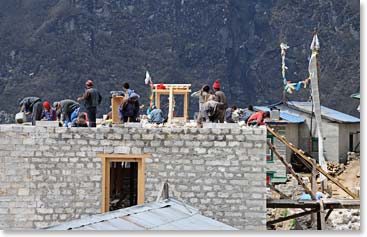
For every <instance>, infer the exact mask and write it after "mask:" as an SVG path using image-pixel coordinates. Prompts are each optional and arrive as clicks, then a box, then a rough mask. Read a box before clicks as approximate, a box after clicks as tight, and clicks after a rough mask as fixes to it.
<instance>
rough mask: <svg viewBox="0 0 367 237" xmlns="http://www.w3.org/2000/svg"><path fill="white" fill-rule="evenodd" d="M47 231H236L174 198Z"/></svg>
mask: <svg viewBox="0 0 367 237" xmlns="http://www.w3.org/2000/svg"><path fill="white" fill-rule="evenodd" d="M45 229H47V230H237V229H235V228H233V227H231V226H229V225H226V224H224V223H221V222H218V221H215V220H213V219H210V218H208V217H205V216H203V215H201V214H200V213H199V211H198V210H197V209H195V208H193V207H191V206H188V205H185V204H184V203H182V202H179V201H177V200H175V199H172V198H170V199H167V200H164V201H161V202H158V203H157V202H154V203H149V204H144V205H138V206H133V207H129V208H125V209H120V210H116V211H111V212H108V213H104V214H98V215H93V216H90V217H86V218H82V219H79V220H74V221H70V222H66V223H63V224H59V225H56V226H51V227H47V228H45Z"/></svg>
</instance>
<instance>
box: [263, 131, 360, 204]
mask: <svg viewBox="0 0 367 237" xmlns="http://www.w3.org/2000/svg"><path fill="white" fill-rule="evenodd" d="M266 128H267V130H268V132H269V133H271V134H272V135H273V136H274V137H276V138H277V139H278V140H279V141H281V142H282V143H284V144H285V145H286V146H287V147H288V148H289V149H291V150H292V151H293V152H295V153H296V154H298V155H299V157H300V158H301V159H303V160H304V161H306V162H307V163H309V164H310V165H311V167H312V166H314V164H313V163H312V161H313V159H312V158H311V157H309V156H306V155H305V152H304V151H302V150H301V149H298V148H297V147H296V146H294V145H293V144H292V143H290V142H288V141H287V139H285V137H284V136H281V135H280V134H278V133H277V132H275V131H274V129H273V128H270V127H268V126H266ZM315 168H316V170H317V171H319V172H320V173H321V174H323V175H324V176H325V177H326V178H327V179H329V180H330V181H331V182H333V183H334V184H335V185H337V186H338V187H339V188H341V189H342V190H343V191H344V192H346V193H347V194H348V195H350V196H351V197H352V198H353V199H357V198H358V196H357V195H356V194H355V193H353V192H352V191H350V190H349V189H348V188H347V187H345V186H344V185H343V184H341V183H340V182H339V181H338V180H336V179H335V178H333V177H332V176H331V175H329V174H328V173H327V171H325V170H323V169H322V168H321V166H320V165H318V164H316V166H315Z"/></svg>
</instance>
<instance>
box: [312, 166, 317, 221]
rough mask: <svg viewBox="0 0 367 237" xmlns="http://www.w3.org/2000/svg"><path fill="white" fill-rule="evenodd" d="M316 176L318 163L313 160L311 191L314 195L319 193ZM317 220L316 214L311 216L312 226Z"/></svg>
mask: <svg viewBox="0 0 367 237" xmlns="http://www.w3.org/2000/svg"><path fill="white" fill-rule="evenodd" d="M316 175H317V171H316V161H315V160H312V169H311V191H312V193H314V194H315V195H316V192H317V180H316ZM316 220H317V215H316V214H312V215H311V225H312V226H314V225H315V222H316Z"/></svg>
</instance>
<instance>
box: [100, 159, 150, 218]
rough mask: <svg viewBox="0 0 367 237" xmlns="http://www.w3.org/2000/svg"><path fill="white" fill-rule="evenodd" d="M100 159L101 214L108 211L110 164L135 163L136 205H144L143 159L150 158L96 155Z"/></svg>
mask: <svg viewBox="0 0 367 237" xmlns="http://www.w3.org/2000/svg"><path fill="white" fill-rule="evenodd" d="M97 157H99V158H101V159H102V185H101V186H102V203H101V212H102V213H104V212H108V211H109V200H110V168H111V162H136V163H138V188H137V190H138V197H137V199H138V200H137V202H138V203H137V204H138V205H140V204H144V190H145V160H144V159H145V158H148V157H150V155H148V154H142V155H133V154H131V155H130V154H97Z"/></svg>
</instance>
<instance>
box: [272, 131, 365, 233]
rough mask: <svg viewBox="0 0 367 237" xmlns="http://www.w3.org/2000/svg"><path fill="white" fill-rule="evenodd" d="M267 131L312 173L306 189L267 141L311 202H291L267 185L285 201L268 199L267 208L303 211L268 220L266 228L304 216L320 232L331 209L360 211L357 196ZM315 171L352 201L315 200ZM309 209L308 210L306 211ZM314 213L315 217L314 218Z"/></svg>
mask: <svg viewBox="0 0 367 237" xmlns="http://www.w3.org/2000/svg"><path fill="white" fill-rule="evenodd" d="M267 130H268V132H269V133H271V134H272V135H273V136H274V137H275V138H277V139H278V140H279V141H280V142H282V143H284V144H285V145H286V146H287V147H288V148H290V149H291V150H292V151H293V152H295V153H296V154H297V155H298V157H299V158H300V160H301V161H302V163H304V164H305V165H306V167H308V168H309V169H310V170H311V173H312V177H311V178H312V179H311V189H309V188H308V187H307V185H306V184H304V183H303V181H302V179H301V178H300V177H299V175H298V174H297V173H296V172H295V171H294V170H293V169H292V166H291V165H290V164H289V163H288V162H287V161H286V159H284V158H283V157H282V156H281V155H280V154H279V153H278V152H277V150H276V148H275V147H274V146H273V145H272V144H271V143H270V142H269V141H267V145H268V146H269V148H270V149H271V151H272V152H273V153H274V154H275V155H276V157H277V158H278V159H279V160H280V161H281V162H282V163H283V165H284V166H285V167H286V168H287V170H288V172H289V173H290V174H292V176H294V177H295V178H296V180H297V181H298V184H299V185H301V186H302V187H303V189H304V190H305V192H306V193H307V194H309V195H310V196H311V199H312V200H309V201H308V200H303V201H296V200H291V199H289V197H287V196H286V195H285V194H283V193H281V192H280V191H279V190H277V189H276V188H275V187H274V186H272V185H269V186H270V188H271V189H272V190H274V191H275V192H277V193H279V194H280V195H281V197H282V198H287V199H281V200H272V199H268V200H267V202H266V205H267V208H302V209H303V210H304V211H303V212H300V213H296V214H293V215H291V216H288V217H281V218H278V219H275V220H269V221H267V223H266V224H267V226H268V227H271V226H272V225H274V224H276V223H279V222H283V221H287V220H291V219H295V218H298V217H301V216H305V215H311V224H312V225H313V224H314V222H315V219H316V221H317V229H318V230H322V229H325V223H326V221H327V219H328V217H329V215H330V213H331V212H332V211H333V209H344V208H347V209H348V208H351V209H352V208H355V209H360V200H359V199H358V195H356V194H355V193H353V192H352V191H350V190H349V189H348V187H346V186H344V185H343V184H341V183H340V182H339V181H338V180H337V179H335V178H333V177H332V176H330V175H329V174H328V173H327V171H325V170H323V169H322V168H321V167H320V165H318V164H317V163H316V161H315V160H314V159H312V157H309V156H306V155H305V152H303V151H302V150H300V149H298V148H297V147H295V146H294V145H293V144H292V143H290V142H288V141H287V140H286V138H285V137H284V136H281V135H280V134H278V133H277V132H275V131H274V129H272V128H270V127H268V126H267ZM317 171H318V172H320V173H321V174H323V175H325V176H326V178H327V179H328V180H330V181H331V182H333V183H334V184H336V185H337V186H338V187H339V188H341V189H342V190H343V191H344V192H346V193H347V194H348V195H349V196H351V197H352V198H353V199H344V200H343V199H340V200H336V199H329V200H328V199H326V200H323V199H322V200H316V191H317V182H316V175H317ZM306 208H310V209H308V210H307V209H306ZM327 209H328V212H327V213H326V215H325V212H326V210H327ZM315 213H316V216H315Z"/></svg>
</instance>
